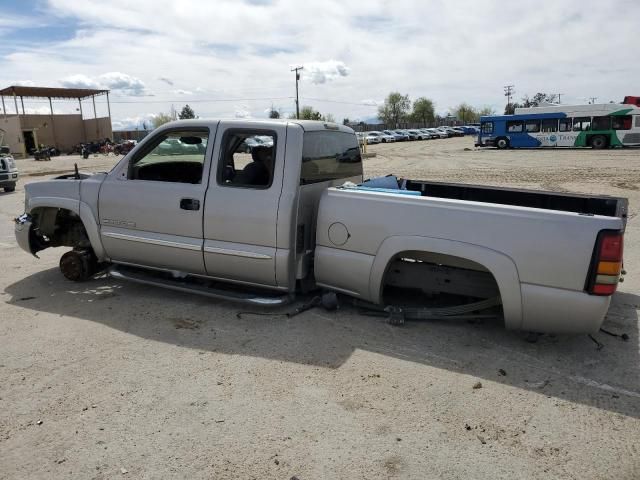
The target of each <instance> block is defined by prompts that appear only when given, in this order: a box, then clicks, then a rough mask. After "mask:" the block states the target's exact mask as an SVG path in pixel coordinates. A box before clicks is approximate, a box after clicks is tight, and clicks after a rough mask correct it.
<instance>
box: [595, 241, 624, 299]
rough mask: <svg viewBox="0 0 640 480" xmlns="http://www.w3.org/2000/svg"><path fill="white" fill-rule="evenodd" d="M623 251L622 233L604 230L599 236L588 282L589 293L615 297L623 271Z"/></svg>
mask: <svg viewBox="0 0 640 480" xmlns="http://www.w3.org/2000/svg"><path fill="white" fill-rule="evenodd" d="M622 251H623V236H622V232H618V231H612V230H603V231H601V232H600V233H599V234H598V239H597V241H596V248H595V251H594V255H593V259H592V262H591V270H590V272H589V278H588V280H587V288H586V290H587V292H588V293H590V294H592V295H613V293H614V292H615V291H616V288H617V287H618V280H619V279H620V272H621V270H622Z"/></svg>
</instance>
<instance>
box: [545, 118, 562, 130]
mask: <svg viewBox="0 0 640 480" xmlns="http://www.w3.org/2000/svg"><path fill="white" fill-rule="evenodd" d="M542 131H543V132H545V133H549V132H557V131H558V119H556V118H547V119H545V120H542Z"/></svg>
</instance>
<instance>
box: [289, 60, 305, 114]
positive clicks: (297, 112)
mask: <svg viewBox="0 0 640 480" xmlns="http://www.w3.org/2000/svg"><path fill="white" fill-rule="evenodd" d="M303 68H304V67H295V68H292V69H291V71H292V72H296V118H298V119H299V118H300V98H299V97H298V82H299V81H300V70H302V69H303Z"/></svg>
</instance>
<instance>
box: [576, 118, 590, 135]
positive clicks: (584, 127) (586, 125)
mask: <svg viewBox="0 0 640 480" xmlns="http://www.w3.org/2000/svg"><path fill="white" fill-rule="evenodd" d="M590 127H591V117H576V118H574V119H573V131H574V132H586V131H588V130H589V129H590Z"/></svg>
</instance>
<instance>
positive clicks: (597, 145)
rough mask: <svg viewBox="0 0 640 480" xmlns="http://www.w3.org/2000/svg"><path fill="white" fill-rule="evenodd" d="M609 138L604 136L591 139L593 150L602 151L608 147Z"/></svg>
mask: <svg viewBox="0 0 640 480" xmlns="http://www.w3.org/2000/svg"><path fill="white" fill-rule="evenodd" d="M608 143H609V142H607V138H606V137H605V136H604V135H595V136H594V137H591V148H594V149H596V150H602V149H603V148H607V146H608Z"/></svg>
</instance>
